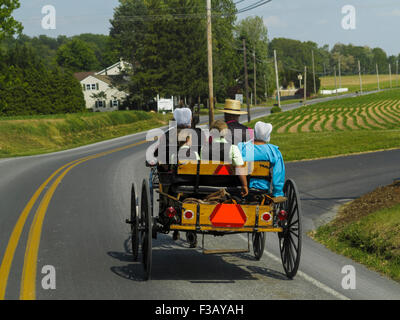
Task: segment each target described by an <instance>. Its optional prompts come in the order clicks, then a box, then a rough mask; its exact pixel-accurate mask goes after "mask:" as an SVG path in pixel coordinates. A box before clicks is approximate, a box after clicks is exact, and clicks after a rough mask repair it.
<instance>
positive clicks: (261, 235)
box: [253, 232, 265, 260]
mask: <svg viewBox="0 0 400 320" xmlns="http://www.w3.org/2000/svg"><path fill="white" fill-rule="evenodd" d="M264 249H265V232H256V233H253V252H254V257H255V258H256V260H260V259H261V257H262V256H263V254H264Z"/></svg>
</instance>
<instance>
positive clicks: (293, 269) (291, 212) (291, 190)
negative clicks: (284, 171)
mask: <svg viewBox="0 0 400 320" xmlns="http://www.w3.org/2000/svg"><path fill="white" fill-rule="evenodd" d="M283 192H284V193H285V197H287V199H288V200H287V201H286V202H284V203H283V204H282V205H281V206H280V210H285V211H286V213H287V218H286V220H284V221H282V222H280V223H281V227H282V228H283V231H282V232H280V233H278V237H279V247H280V252H281V258H282V264H283V269H284V270H285V273H286V275H287V277H288V278H289V279H293V278H294V277H295V276H296V274H297V270H298V268H299V264H300V255H301V239H302V228H301V206H300V196H299V193H298V191H297V186H296V184H295V182H294V181H293V180H287V181H286V183H285V186H284V188H283Z"/></svg>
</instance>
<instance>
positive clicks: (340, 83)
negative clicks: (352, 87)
mask: <svg viewBox="0 0 400 320" xmlns="http://www.w3.org/2000/svg"><path fill="white" fill-rule="evenodd" d="M339 88H340V89H341V88H342V69H341V63H340V56H339Z"/></svg>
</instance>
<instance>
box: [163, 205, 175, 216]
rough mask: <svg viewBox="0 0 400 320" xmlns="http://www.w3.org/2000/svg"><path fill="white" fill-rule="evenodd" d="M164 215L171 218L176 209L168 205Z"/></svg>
mask: <svg viewBox="0 0 400 320" xmlns="http://www.w3.org/2000/svg"><path fill="white" fill-rule="evenodd" d="M165 215H166V216H167V217H168V218H173V217H175V216H176V210H175V208H174V207H169V208H168V209H167V210H165Z"/></svg>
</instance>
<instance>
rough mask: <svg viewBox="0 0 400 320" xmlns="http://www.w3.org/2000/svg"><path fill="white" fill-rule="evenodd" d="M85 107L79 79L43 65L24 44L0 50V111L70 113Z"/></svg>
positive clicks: (56, 68)
mask: <svg viewBox="0 0 400 320" xmlns="http://www.w3.org/2000/svg"><path fill="white" fill-rule="evenodd" d="M83 110H85V100H84V97H83V93H82V88H81V86H80V83H79V81H77V80H76V79H75V78H74V77H73V75H72V74H71V73H70V72H68V71H66V70H62V69H61V68H59V67H57V66H50V67H46V66H45V65H44V63H43V61H42V59H41V58H40V57H39V56H38V55H37V54H36V53H35V51H34V50H33V49H32V48H30V47H29V46H27V45H22V46H21V45H16V46H15V47H14V48H12V49H10V50H8V52H7V53H6V54H1V53H0V115H2V116H10V115H33V114H55V113H72V112H78V111H83Z"/></svg>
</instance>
